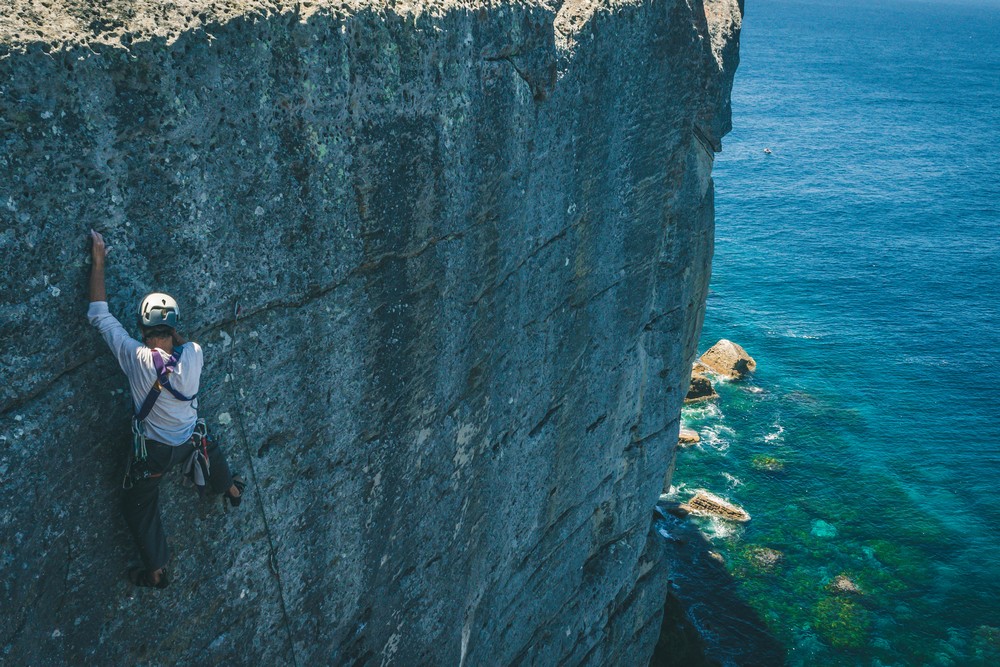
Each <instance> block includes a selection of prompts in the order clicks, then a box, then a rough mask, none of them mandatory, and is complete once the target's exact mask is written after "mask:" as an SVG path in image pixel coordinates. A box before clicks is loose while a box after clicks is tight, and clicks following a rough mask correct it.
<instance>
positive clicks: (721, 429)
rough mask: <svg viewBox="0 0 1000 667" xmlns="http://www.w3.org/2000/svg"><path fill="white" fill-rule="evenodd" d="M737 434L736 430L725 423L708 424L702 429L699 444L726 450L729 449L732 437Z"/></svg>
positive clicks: (721, 450) (722, 450)
mask: <svg viewBox="0 0 1000 667" xmlns="http://www.w3.org/2000/svg"><path fill="white" fill-rule="evenodd" d="M735 435H736V431H735V430H733V429H731V428H729V427H728V426H725V425H723V424H716V425H715V426H707V427H704V428H702V430H701V442H699V443H698V444H700V445H703V446H705V447H711V448H712V449H714V450H716V451H719V452H724V451H726V450H728V449H729V445H730V443H731V438H732V437H733V436H735Z"/></svg>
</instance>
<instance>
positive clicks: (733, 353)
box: [698, 338, 757, 380]
mask: <svg viewBox="0 0 1000 667" xmlns="http://www.w3.org/2000/svg"><path fill="white" fill-rule="evenodd" d="M698 361H699V362H700V363H701V364H702V365H703V366H706V367H707V368H709V369H710V370H711V371H712V372H713V373H716V374H717V375H720V376H722V377H725V378H730V379H734V380H738V379H740V378H742V377H743V376H745V375H746V374H747V373H752V372H753V371H754V370H755V369H756V368H757V362H756V361H754V359H753V357H751V356H750V355H749V354H747V351H746V350H744V349H743V348H742V347H740V346H739V345H737V344H736V343H734V342H732V341H731V340H726V339H724V338H723V339H722V340H720V341H719V342H718V343H716V344H715V345H713V346H712V347H710V348H709V349H708V350H706V351H705V353H704V354H702V355H701V357H699V359H698Z"/></svg>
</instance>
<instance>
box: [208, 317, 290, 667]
mask: <svg viewBox="0 0 1000 667" xmlns="http://www.w3.org/2000/svg"><path fill="white" fill-rule="evenodd" d="M239 320H240V302H239V301H238V300H237V301H236V306H235V307H234V308H233V333H232V343H231V344H232V349H231V350H229V355H228V359H227V364H226V373H228V374H229V382H227V383H225V384H228V385H229V389H230V393H231V394H232V400H233V411H234V412H235V413H236V425H237V426H238V427H239V430H240V439H241V440H242V442H243V453H244V455H245V456H246V459H247V462H248V463H249V464H250V475H251V477H252V478H253V484H254V486H255V487H256V489H257V493H255V494H254V495H255V496H257V508H258V509H259V510H260V516H261V518H262V519H263V520H264V533H265V534H266V535H267V546H268V550H269V555H268V559H267V560H268V566H269V567H270V568H271V572H273V573H274V578H275V580H276V581H277V582H278V598H279V599H280V600H281V615H282V616H283V617H284V619H285V634H286V635H287V636H288V648H289V649H290V650H291V652H292V665H293V667H298V665H299V661H298V658H297V657H296V655H295V642H294V641H293V640H292V628H291V624H290V623H289V620H288V606H287V605H286V604H285V587H284V584H283V583H282V581H281V572H279V571H278V558H277V555H276V552H275V550H274V538H273V537H272V536H271V524H270V522H269V521H268V520H267V512H266V511H265V510H264V500H263V499H262V498H261V487H260V484H258V483H257V470H256V469H255V468H254V465H253V456H252V455H251V453H250V445H249V443H248V442H247V432H246V428H245V427H244V426H243V411H242V410H241V409H240V404H239V397H238V396H237V395H236V382H235V378H236V376H235V375H234V374H233V357H234V356H235V354H236V327H237V325H238V324H239Z"/></svg>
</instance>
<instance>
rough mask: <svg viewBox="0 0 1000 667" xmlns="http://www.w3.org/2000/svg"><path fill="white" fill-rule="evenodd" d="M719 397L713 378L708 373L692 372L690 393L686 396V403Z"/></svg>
mask: <svg viewBox="0 0 1000 667" xmlns="http://www.w3.org/2000/svg"><path fill="white" fill-rule="evenodd" d="M718 397H719V395H718V394H717V393H715V387H714V386H712V380H711V379H709V377H708V376H707V375H700V374H696V373H692V374H691V383H690V384H689V385H688V393H687V395H686V396H685V397H684V402H685V403H700V402H701V401H710V400H712V399H713V398H718Z"/></svg>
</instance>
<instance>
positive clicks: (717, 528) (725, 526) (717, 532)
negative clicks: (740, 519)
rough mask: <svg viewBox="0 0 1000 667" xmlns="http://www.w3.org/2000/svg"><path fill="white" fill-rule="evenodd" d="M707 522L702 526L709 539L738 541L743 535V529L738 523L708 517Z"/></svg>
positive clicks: (702, 530)
mask: <svg viewBox="0 0 1000 667" xmlns="http://www.w3.org/2000/svg"><path fill="white" fill-rule="evenodd" d="M707 519H708V520H707V521H706V522H705V524H704V525H703V526H702V529H701V532H703V533H704V534H705V536H706V537H708V538H709V539H713V540H714V539H719V540H726V539H730V538H732V539H737V538H739V536H740V535H742V534H743V527H742V526H741V525H740V524H738V523H733V522H732V521H726V520H725V519H720V518H719V517H715V516H713V517H707Z"/></svg>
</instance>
